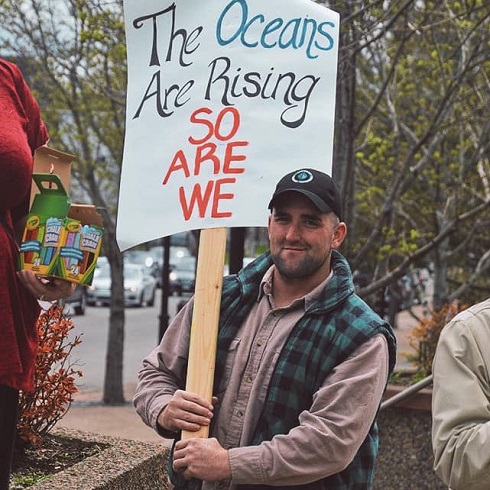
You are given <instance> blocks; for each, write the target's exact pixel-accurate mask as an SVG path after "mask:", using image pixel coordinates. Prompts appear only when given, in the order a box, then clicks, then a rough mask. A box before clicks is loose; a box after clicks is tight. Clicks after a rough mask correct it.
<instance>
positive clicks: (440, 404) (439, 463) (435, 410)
mask: <svg viewBox="0 0 490 490" xmlns="http://www.w3.org/2000/svg"><path fill="white" fill-rule="evenodd" d="M470 315H471V314H470V313H469V312H468V313H467V312H463V313H462V314H461V317H460V318H462V319H457V320H456V319H455V320H453V321H452V322H451V323H449V324H448V325H447V326H446V327H445V328H444V329H443V331H442V333H441V336H440V338H439V342H438V345H437V350H436V355H435V357H434V363H433V376H434V379H433V390H432V446H433V451H434V470H435V472H436V474H437V475H438V476H439V477H440V478H441V479H442V480H443V481H444V483H446V484H447V485H449V486H450V487H451V488H452V489H453V490H459V489H465V490H488V489H489V488H490V451H489V441H490V403H489V400H490V386H489V377H488V376H489V373H488V366H487V363H488V362H489V358H488V355H489V352H488V344H489V340H488V335H489V325H485V322H483V321H481V319H479V318H477V317H475V316H473V317H471V319H470ZM465 317H466V318H468V319H470V320H469V321H467V320H466V319H465ZM479 336H481V337H480V338H479Z"/></svg>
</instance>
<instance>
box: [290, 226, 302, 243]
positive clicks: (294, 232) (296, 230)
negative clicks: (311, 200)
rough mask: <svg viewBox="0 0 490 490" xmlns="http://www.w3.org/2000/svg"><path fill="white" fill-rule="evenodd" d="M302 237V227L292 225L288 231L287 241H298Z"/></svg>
mask: <svg viewBox="0 0 490 490" xmlns="http://www.w3.org/2000/svg"><path fill="white" fill-rule="evenodd" d="M300 237H301V232H300V227H299V226H298V224H296V223H291V224H290V225H289V226H288V229H287V231H286V239H287V240H289V241H294V240H298V239H299V238H300Z"/></svg>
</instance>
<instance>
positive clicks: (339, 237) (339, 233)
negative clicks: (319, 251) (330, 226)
mask: <svg viewBox="0 0 490 490" xmlns="http://www.w3.org/2000/svg"><path fill="white" fill-rule="evenodd" d="M346 236H347V225H346V224H345V223H344V222H343V221H341V222H340V223H339V224H338V225H337V228H335V231H334V232H333V238H332V248H339V247H340V245H342V242H343V241H344V238H345V237H346Z"/></svg>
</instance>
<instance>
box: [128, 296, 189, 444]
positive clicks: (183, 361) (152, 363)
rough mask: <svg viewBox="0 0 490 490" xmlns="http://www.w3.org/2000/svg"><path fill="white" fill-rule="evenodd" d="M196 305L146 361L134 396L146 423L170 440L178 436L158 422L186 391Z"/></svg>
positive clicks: (180, 315) (176, 319) (184, 311)
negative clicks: (162, 413) (164, 411)
mask: <svg viewBox="0 0 490 490" xmlns="http://www.w3.org/2000/svg"><path fill="white" fill-rule="evenodd" d="M192 304H193V301H192V300H191V301H189V302H188V303H187V304H186V305H185V306H184V307H183V308H182V309H181V310H180V311H179V312H178V314H177V315H176V316H175V317H174V319H173V320H172V322H171V323H170V325H169V327H168V329H167V331H166V332H165V334H164V336H163V338H162V341H161V342H160V345H159V346H157V347H156V348H155V349H153V351H151V352H150V354H149V355H148V356H147V357H146V358H145V359H143V362H142V366H141V369H140V370H139V372H138V383H137V386H136V390H135V394H134V397H133V404H134V406H135V408H136V412H137V413H138V414H139V416H140V417H141V418H142V420H143V421H144V422H145V423H146V424H147V425H149V426H150V427H152V428H153V429H155V430H156V431H157V432H158V433H159V434H160V435H161V436H162V437H166V438H168V439H172V438H174V437H175V433H173V432H169V431H165V430H163V429H162V428H161V427H160V426H159V425H158V423H157V419H158V415H159V414H160V412H161V411H162V410H163V409H164V408H165V406H166V405H167V404H168V403H169V402H170V399H171V398H172V396H173V394H174V393H175V392H176V391H177V390H178V389H182V390H183V389H185V379H184V376H185V372H186V369H187V358H188V352H189V327H188V326H189V325H190V324H191V317H192Z"/></svg>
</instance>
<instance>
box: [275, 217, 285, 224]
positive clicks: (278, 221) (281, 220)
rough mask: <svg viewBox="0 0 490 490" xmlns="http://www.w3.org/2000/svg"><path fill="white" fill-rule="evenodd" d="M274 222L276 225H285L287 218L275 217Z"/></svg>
mask: <svg viewBox="0 0 490 490" xmlns="http://www.w3.org/2000/svg"><path fill="white" fill-rule="evenodd" d="M274 221H275V222H276V223H287V222H288V218H287V217H286V216H275V217H274Z"/></svg>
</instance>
